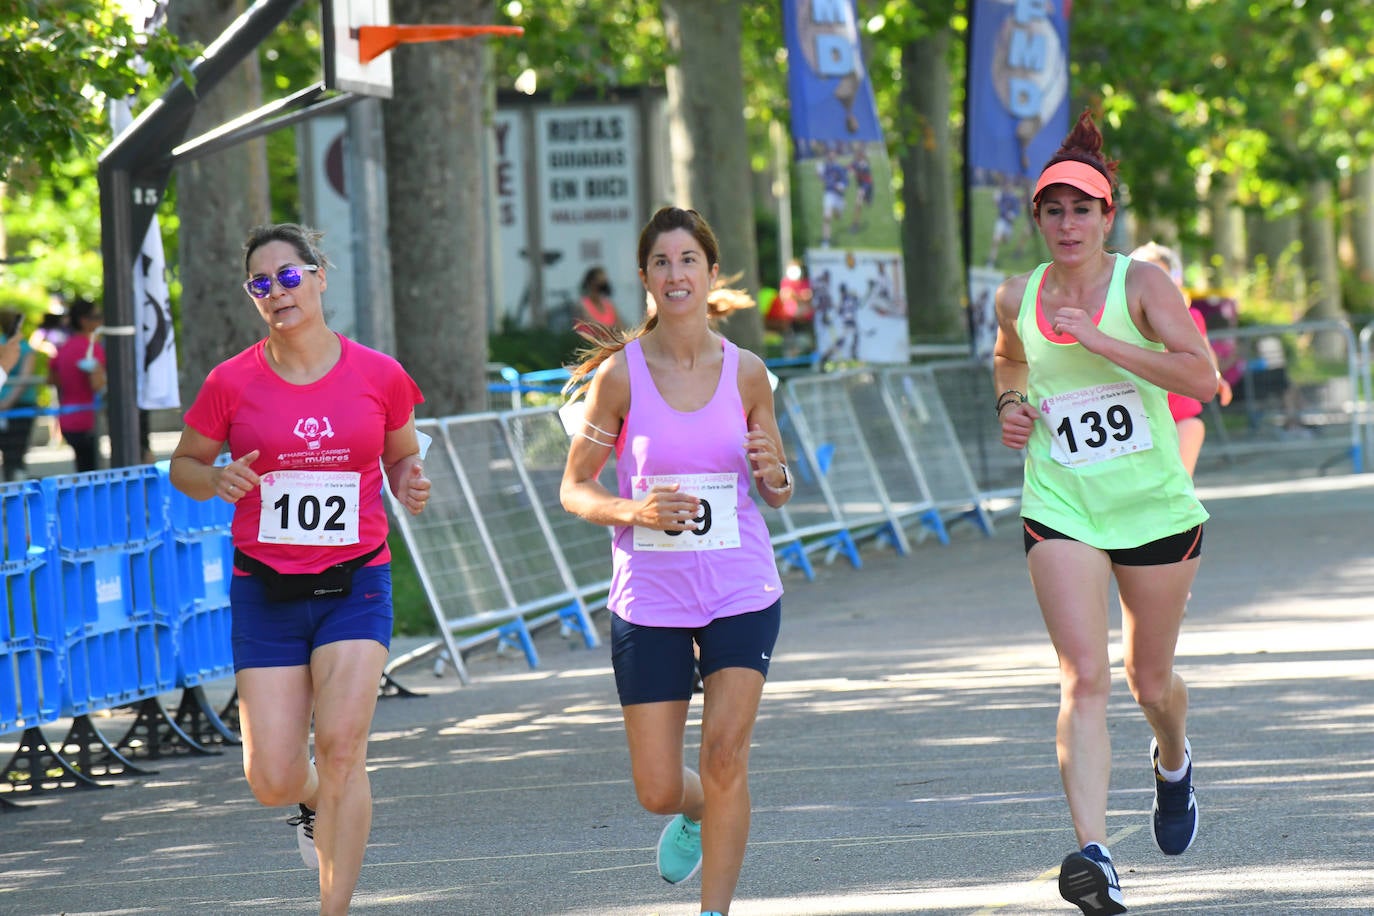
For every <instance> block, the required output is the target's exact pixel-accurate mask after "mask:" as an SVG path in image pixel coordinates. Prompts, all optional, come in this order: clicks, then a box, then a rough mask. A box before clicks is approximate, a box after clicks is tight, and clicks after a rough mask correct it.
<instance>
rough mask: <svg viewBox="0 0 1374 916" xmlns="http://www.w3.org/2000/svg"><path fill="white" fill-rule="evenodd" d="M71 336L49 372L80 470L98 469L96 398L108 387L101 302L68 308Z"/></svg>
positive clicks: (79, 302) (86, 301) (64, 434)
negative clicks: (99, 333)
mask: <svg viewBox="0 0 1374 916" xmlns="http://www.w3.org/2000/svg"><path fill="white" fill-rule="evenodd" d="M67 321H68V328H69V330H70V331H71V336H70V337H68V338H67V340H66V341H64V342H63V344H62V346H61V347H59V348H58V350H57V354H56V355H55V356H53V358H52V360H51V362H49V364H48V376H49V378H50V379H51V380H52V383H53V384H54V385H56V386H57V400H58V403H59V405H60V407H61V409H62V413H61V414H60V415H59V418H60V422H61V427H62V438H63V439H65V440H66V441H67V444H68V445H70V446H71V447H72V451H73V452H75V453H76V470H77V472H78V473H80V472H83V471H94V470H95V469H96V465H97V463H98V457H99V448H98V446H99V434H98V429H97V427H98V424H97V423H96V401H97V399H98V398H99V396H100V395H101V394H102V393H103V392H104V391H105V348H104V347H102V346H101V345H100V342H99V341H97V340H96V332H97V331H98V330H99V329H100V326H101V325H102V324H104V322H105V316H104V315H102V314H101V312H100V308H99V306H97V305H96V304H95V303H94V302H92V301H91V300H89V299H77V300H76V301H74V302H73V303H72V304H71V308H70V309H68V311H67Z"/></svg>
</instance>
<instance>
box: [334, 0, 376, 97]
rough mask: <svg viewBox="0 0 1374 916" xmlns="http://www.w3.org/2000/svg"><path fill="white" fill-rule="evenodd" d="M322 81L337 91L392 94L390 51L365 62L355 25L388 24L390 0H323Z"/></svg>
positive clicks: (357, 26) (360, 93)
mask: <svg viewBox="0 0 1374 916" xmlns="http://www.w3.org/2000/svg"><path fill="white" fill-rule="evenodd" d="M321 7H322V9H323V20H324V23H323V24H324V84H325V86H326V88H329V89H337V90H339V91H340V92H356V93H358V94H359V95H370V96H376V97H377V98H383V99H389V98H391V92H392V89H391V55H389V54H383V55H381V56H380V57H377V58H375V59H374V60H371V61H369V62H368V63H366V64H364V63H362V62H361V58H360V56H359V53H358V29H359V28H360V27H361V26H365V25H391V0H324V2H323V3H322V4H321Z"/></svg>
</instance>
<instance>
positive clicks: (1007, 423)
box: [997, 403, 1040, 449]
mask: <svg viewBox="0 0 1374 916" xmlns="http://www.w3.org/2000/svg"><path fill="white" fill-rule="evenodd" d="M997 418H998V419H999V420H1000V421H1001V422H1002V444H1003V445H1005V446H1006V447H1007V448H1014V449H1023V448H1025V447H1026V443H1027V442H1029V441H1030V434H1031V427H1032V426H1033V425H1034V423H1035V421H1036V420H1038V419H1040V411H1038V410H1036V409H1035V407H1034V406H1032V405H1031V404H1028V403H1014V404H1008V405H1007V406H1006V407H1003V408H1002V412H1001V413H1000V414H998V415H997Z"/></svg>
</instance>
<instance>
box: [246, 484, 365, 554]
mask: <svg viewBox="0 0 1374 916" xmlns="http://www.w3.org/2000/svg"><path fill="white" fill-rule="evenodd" d="M361 478H362V475H361V474H359V473H358V472H357V471H272V472H270V473H268V474H264V475H263V477H262V482H261V491H262V514H261V516H260V518H259V520H258V540H259V541H260V542H262V543H264V544H312V545H315V546H326V547H339V546H344V545H347V544H356V543H358V506H359V502H360V500H359V496H360V493H361V489H362V488H361V485H360V481H361Z"/></svg>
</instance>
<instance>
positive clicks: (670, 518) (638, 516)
mask: <svg viewBox="0 0 1374 916" xmlns="http://www.w3.org/2000/svg"><path fill="white" fill-rule="evenodd" d="M699 512H701V500H700V499H698V498H697V497H695V496H693V495H692V494H690V493H679V492H678V485H677V484H675V483H672V484H659V485H658V486H656V487H654V488H653V489H652V490H650V491H649V493H648V495H647V496H645V497H644V499H642V500H641V501H640V503H639V508H638V510H636V512H635V525H636V526H638V527H640V528H655V529H657V530H659V531H685V530H686V529H688V528H693V527H695V526H696V517H697V514H698V513H699Z"/></svg>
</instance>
